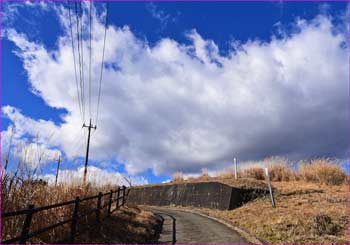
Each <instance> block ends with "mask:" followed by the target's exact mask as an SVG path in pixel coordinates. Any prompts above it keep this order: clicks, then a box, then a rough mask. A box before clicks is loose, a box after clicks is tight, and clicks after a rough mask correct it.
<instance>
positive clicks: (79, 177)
mask: <svg viewBox="0 0 350 245" xmlns="http://www.w3.org/2000/svg"><path fill="white" fill-rule="evenodd" d="M83 175H84V167H81V168H79V169H78V170H62V171H60V172H59V174H58V178H57V182H58V183H65V184H68V185H81V184H82V182H83ZM42 178H43V179H45V180H47V181H48V183H49V184H54V183H55V179H56V176H55V175H53V174H47V175H44V176H42ZM86 179H87V182H88V183H91V184H92V185H93V186H103V185H125V186H128V182H127V181H125V179H124V177H123V176H122V175H121V174H120V173H118V172H108V171H106V170H103V169H100V168H97V167H94V166H89V167H88V171H87V176H86ZM131 180H132V185H133V186H136V185H145V184H148V181H147V180H146V179H145V178H144V177H134V178H132V179H131Z"/></svg>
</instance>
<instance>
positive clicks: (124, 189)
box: [122, 185, 126, 207]
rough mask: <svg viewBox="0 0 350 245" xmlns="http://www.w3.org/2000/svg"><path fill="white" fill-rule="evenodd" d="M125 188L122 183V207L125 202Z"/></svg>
mask: <svg viewBox="0 0 350 245" xmlns="http://www.w3.org/2000/svg"><path fill="white" fill-rule="evenodd" d="M125 189H126V186H125V185H123V202H122V206H123V207H124V204H125Z"/></svg>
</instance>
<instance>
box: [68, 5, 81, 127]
mask: <svg viewBox="0 0 350 245" xmlns="http://www.w3.org/2000/svg"><path fill="white" fill-rule="evenodd" d="M68 16H69V27H70V35H71V40H72V51H73V62H74V75H75V85H76V90H77V99H78V104H79V111H80V117H81V120H82V121H83V122H84V119H83V111H82V107H81V98H80V95H79V82H78V76H77V65H76V61H75V59H76V58H75V48H74V46H75V45H74V36H73V26H72V16H71V7H70V4H69V2H68Z"/></svg>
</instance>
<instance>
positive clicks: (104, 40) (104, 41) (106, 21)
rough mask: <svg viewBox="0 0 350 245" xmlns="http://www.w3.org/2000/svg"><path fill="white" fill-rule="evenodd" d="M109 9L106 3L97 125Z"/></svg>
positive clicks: (97, 112) (97, 113) (98, 103)
mask: <svg viewBox="0 0 350 245" xmlns="http://www.w3.org/2000/svg"><path fill="white" fill-rule="evenodd" d="M108 9H109V4H108V3H106V19H105V32H104V39H103V50H102V61H101V71H100V80H99V89H98V99H97V111H96V122H95V123H96V125H97V121H98V115H99V109H100V100H101V85H102V76H103V67H104V64H103V63H104V57H105V48H106V36H107V25H108V12H109V11H108Z"/></svg>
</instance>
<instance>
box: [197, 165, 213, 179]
mask: <svg viewBox="0 0 350 245" xmlns="http://www.w3.org/2000/svg"><path fill="white" fill-rule="evenodd" d="M197 179H198V180H200V181H206V180H209V179H210V176H209V173H208V169H207V168H202V169H201V174H200V176H199V177H198V178H197Z"/></svg>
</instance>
